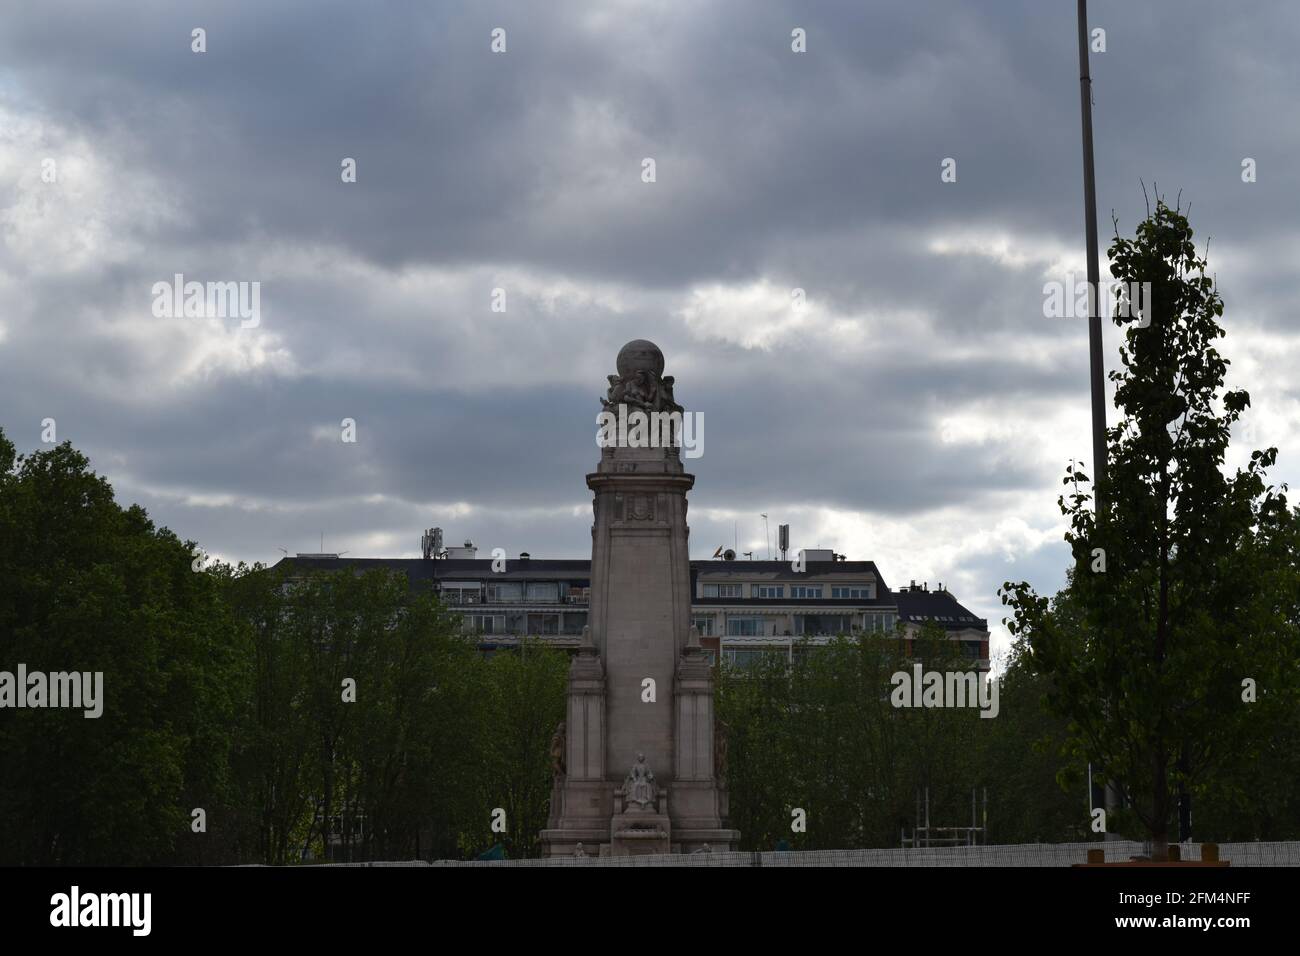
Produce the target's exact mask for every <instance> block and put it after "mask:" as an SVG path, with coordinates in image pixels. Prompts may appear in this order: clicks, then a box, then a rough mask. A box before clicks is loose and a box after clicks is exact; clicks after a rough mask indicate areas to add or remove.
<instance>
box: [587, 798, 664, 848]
mask: <svg viewBox="0 0 1300 956" xmlns="http://www.w3.org/2000/svg"><path fill="white" fill-rule="evenodd" d="M672 846H673V844H672V822H671V821H670V820H669V819H668V814H666V813H656V812H655V811H653V810H637V809H632V810H625V811H623V812H622V813H616V814H614V816H613V818H612V819H611V820H610V821H609V844H608V855H609V856H648V855H650V854H653V853H671V852H672ZM606 849H607V848H606V847H601V856H605V855H606Z"/></svg>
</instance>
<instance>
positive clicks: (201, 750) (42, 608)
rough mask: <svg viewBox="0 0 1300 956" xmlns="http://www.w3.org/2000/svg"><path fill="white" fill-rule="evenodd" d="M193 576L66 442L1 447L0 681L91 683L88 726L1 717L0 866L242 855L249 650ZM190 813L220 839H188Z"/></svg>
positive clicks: (185, 549)
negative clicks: (19, 450)
mask: <svg viewBox="0 0 1300 956" xmlns="http://www.w3.org/2000/svg"><path fill="white" fill-rule="evenodd" d="M194 560H195V555H194V547H193V545H192V543H189V542H182V541H180V540H179V539H177V538H176V536H175V535H173V534H172V533H171V532H170V531H168V530H167V529H165V528H156V527H154V525H153V524H152V522H150V520H149V518H148V515H147V514H146V513H145V512H144V510H143V509H141V508H139V507H131V508H125V509H124V508H122V507H119V506H118V504H117V503H116V502H115V501H114V499H113V490H112V488H111V487H110V486H109V484H108V482H107V481H105V480H104V479H103V478H101V477H99V476H98V475H96V474H95V473H94V472H92V471H91V470H90V467H89V462H88V461H87V460H86V458H85V456H83V455H82V454H80V453H79V452H77V451H75V450H74V449H73V448H72V447H71V445H69V444H68V443H66V442H65V443H64V444H62V445H59V446H57V447H54V448H51V449H47V450H42V451H39V452H36V453H34V454H31V455H28V456H18V455H16V454H15V451H14V446H13V445H12V444H11V443H10V442H9V441H8V440H7V439H6V438H5V437H4V435H3V433H0V582H3V583H2V584H0V669H4V670H8V671H11V672H12V671H14V670H15V669H16V666H17V665H18V664H19V663H22V664H25V665H26V666H27V668H28V669H29V670H30V671H43V672H55V671H80V672H83V673H84V672H90V673H95V672H102V674H103V702H102V703H103V714H102V716H101V717H99V718H98V719H86V718H85V717H84V716H83V712H82V711H80V710H71V709H54V708H42V709H23V710H14V709H8V708H6V709H5V710H3V711H0V863H9V864H14V863H27V864H32V863H34V864H45V865H56V864H92V865H94V864H135V863H159V862H199V861H205V862H222V858H221V856H220V853H222V852H225V853H231V854H238V853H239V852H240V846H241V837H240V834H239V833H238V832H237V828H236V827H232V826H229V825H228V824H229V821H231V820H233V819H234V813H233V807H232V804H233V803H234V802H235V800H236V788H235V785H234V782H233V780H232V777H231V764H230V760H231V755H232V753H233V752H234V751H235V749H236V747H237V741H236V736H235V735H236V734H237V730H238V726H239V712H240V708H241V706H242V701H243V700H244V699H245V698H246V695H247V691H248V678H249V672H248V670H247V668H246V667H244V656H245V654H246V650H247V647H246V644H245V642H244V637H245V635H244V633H243V632H242V631H241V629H240V628H239V627H238V626H237V624H236V622H235V621H234V619H233V617H232V615H231V614H230V613H229V612H228V611H227V609H226V608H225V606H224V605H223V603H222V601H221V591H220V587H219V583H218V581H217V580H216V579H215V578H213V577H211V576H209V575H207V574H206V573H201V572H199V573H196V571H195V570H194V569H193V567H192V562H193V561H194ZM194 809H203V810H204V811H205V812H206V814H207V817H208V823H209V827H210V828H216V830H215V832H216V833H219V834H220V835H221V839H216V840H212V841H209V842H207V843H206V844H205V843H202V842H201V841H199V840H198V839H197V835H195V834H192V831H191V811H192V810H194ZM205 847H206V848H207V852H206V853H205V852H204V850H205Z"/></svg>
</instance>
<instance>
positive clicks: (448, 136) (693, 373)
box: [0, 0, 1300, 617]
mask: <svg viewBox="0 0 1300 956" xmlns="http://www.w3.org/2000/svg"><path fill="white" fill-rule="evenodd" d="M1091 6H1092V22H1093V24H1094V25H1095V26H1099V27H1103V28H1104V29H1105V30H1106V34H1107V50H1106V52H1105V53H1103V54H1096V55H1094V56H1093V72H1094V76H1095V91H1096V116H1095V122H1096V136H1097V155H1098V193H1099V206H1100V210H1099V211H1100V215H1101V219H1102V225H1103V238H1105V237H1108V236H1109V233H1110V231H1111V230H1110V227H1109V217H1110V213H1111V211H1112V210H1113V211H1114V213H1115V214H1116V215H1117V216H1118V218H1119V220H1120V223H1121V227H1120V228H1121V231H1124V232H1128V231H1130V230H1131V228H1132V226H1133V225H1134V224H1135V223H1136V221H1137V220H1138V219H1139V218H1140V217H1141V215H1142V214H1143V211H1144V206H1143V197H1142V191H1141V186H1140V181H1141V180H1145V181H1146V182H1147V184H1148V189H1151V188H1152V185H1151V184H1152V183H1153V182H1158V183H1159V186H1160V188H1161V190H1162V191H1165V192H1167V193H1169V194H1170V195H1171V196H1172V195H1173V194H1175V193H1177V192H1178V190H1180V189H1181V190H1182V192H1183V199H1184V203H1186V202H1188V201H1190V202H1191V204H1192V219H1193V222H1194V224H1195V225H1196V227H1197V229H1198V233H1199V234H1200V235H1202V236H1213V244H1212V247H1211V261H1212V265H1213V266H1214V267H1216V268H1218V269H1219V270H1220V271H1219V278H1220V282H1221V288H1222V290H1223V293H1224V295H1225V297H1226V298H1227V302H1228V313H1227V316H1226V318H1225V325H1226V326H1227V327H1228V329H1229V332H1230V335H1229V338H1228V340H1227V343H1226V346H1225V352H1226V353H1227V354H1228V355H1229V356H1230V357H1234V356H1235V354H1240V356H1241V359H1242V361H1241V362H1240V363H1239V365H1240V367H1241V368H1242V369H1243V373H1244V374H1248V376H1249V379H1250V380H1249V381H1246V382H1242V383H1239V384H1246V385H1248V386H1249V387H1250V388H1251V389H1252V391H1253V392H1254V394H1255V408H1256V410H1258V411H1260V413H1261V419H1260V422H1261V424H1260V427H1261V430H1262V431H1264V432H1266V433H1267V437H1269V438H1270V439H1272V440H1273V441H1274V442H1275V443H1276V442H1280V443H1282V444H1283V446H1284V447H1283V461H1282V467H1281V469H1280V472H1281V473H1280V474H1279V478H1280V479H1286V478H1288V477H1289V478H1290V479H1291V480H1292V481H1294V480H1295V477H1296V471H1295V468H1296V466H1295V464H1294V462H1293V461H1291V460H1290V458H1293V457H1294V456H1293V455H1292V456H1288V454H1287V452H1288V448H1287V447H1286V443H1287V442H1290V443H1291V446H1290V447H1291V448H1294V447H1295V445H1294V440H1295V438H1296V436H1297V435H1300V411H1298V410H1297V398H1296V394H1295V391H1294V387H1293V386H1292V385H1291V384H1290V382H1288V381H1287V379H1286V376H1285V375H1283V374H1281V373H1280V371H1278V370H1277V369H1274V368H1273V367H1271V366H1270V365H1269V364H1268V360H1269V358H1270V357H1271V358H1272V359H1273V360H1274V361H1276V362H1278V363H1281V362H1282V361H1283V358H1284V357H1285V356H1288V355H1289V356H1291V357H1293V358H1294V357H1296V352H1297V350H1300V335H1297V324H1296V319H1295V316H1294V314H1293V306H1292V302H1293V296H1292V289H1291V287H1292V284H1293V282H1292V280H1291V264H1292V262H1293V261H1294V257H1295V253H1296V252H1297V251H1300V229H1298V224H1300V217H1298V216H1297V213H1300V199H1297V197H1300V170H1297V168H1296V166H1295V164H1294V163H1292V162H1291V161H1290V157H1292V156H1294V155H1296V152H1297V148H1300V142H1297V138H1298V136H1300V128H1298V127H1297V126H1296V124H1294V123H1293V122H1291V120H1290V117H1291V114H1292V112H1293V108H1294V102H1295V100H1296V97H1297V94H1300V79H1297V76H1296V74H1295V72H1294V69H1293V67H1292V66H1291V64H1292V61H1293V58H1294V50H1295V48H1296V46H1297V40H1298V39H1300V37H1298V36H1297V34H1300V13H1297V11H1296V10H1295V8H1294V5H1292V4H1289V3H1286V2H1282V0H1278V2H1271V3H1258V4H1251V5H1248V6H1246V7H1243V6H1239V5H1231V4H1224V3H1220V2H1208V0H1206V2H1173V0H1167V2H1152V3H1148V4H1141V5H1133V4H1125V3H1119V2H1094V3H1093V4H1092V5H1091ZM195 26H202V27H204V28H205V29H206V30H207V41H208V52H207V53H206V54H203V55H197V54H194V53H192V52H190V48H189V45H190V41H189V34H190V30H191V29H192V28H193V27H195ZM494 27H503V28H505V29H506V30H507V42H508V52H507V53H506V54H504V55H495V54H493V53H491V52H490V50H489V33H490V31H491V30H492V29H493V28H494ZM794 27H802V28H804V29H806V30H807V34H808V50H809V52H808V53H807V54H803V55H795V54H792V53H791V52H790V47H789V44H790V31H791V29H792V28H794ZM0 64H3V66H2V67H0V119H3V120H4V125H5V128H6V130H7V136H5V137H3V138H0V239H2V240H3V245H0V297H2V298H3V301H4V303H5V304H4V306H3V311H0V409H2V410H3V413H4V414H3V417H2V418H0V426H3V427H4V428H5V429H6V431H7V432H8V433H10V434H11V435H12V436H13V437H14V438H15V439H16V441H17V442H18V444H19V445H20V447H22V448H32V447H34V446H35V445H36V443H37V436H38V433H39V422H40V420H41V419H42V418H44V417H47V416H52V417H55V418H56V419H57V420H58V422H59V427H60V437H66V438H70V439H72V440H73V441H74V442H75V443H76V444H77V445H78V446H79V447H82V448H84V449H85V450H86V451H87V452H88V453H90V454H91V455H92V457H93V459H94V460H95V462H96V464H97V466H98V467H99V468H100V470H102V471H103V472H104V473H106V474H107V475H108V476H109V477H110V478H111V479H112V480H114V482H115V483H116V484H117V486H118V487H119V491H120V492H121V494H122V495H123V496H124V497H131V498H132V499H133V500H140V501H141V502H142V503H144V504H145V505H146V506H147V507H149V508H150V510H151V512H152V513H153V514H154V515H155V517H156V518H157V519H158V520H159V521H161V522H163V523H166V524H169V525H171V526H173V527H174V528H175V529H176V530H177V531H178V533H180V534H182V535H184V536H187V537H193V538H197V539H199V540H200V541H202V542H203V543H204V544H205V545H206V546H208V547H209V548H210V549H212V550H215V551H218V552H220V553H222V554H223V555H225V556H228V557H247V558H260V559H268V558H272V559H273V558H274V557H275V556H276V555H277V554H278V552H277V551H276V550H275V549H276V548H277V547H285V548H288V549H289V550H291V551H292V550H308V549H314V548H315V547H319V534H320V533H321V532H324V533H325V537H326V546H327V547H332V548H339V549H349V550H352V551H353V552H354V553H356V552H357V550H358V549H362V550H367V551H368V552H369V553H380V552H381V551H382V552H383V553H398V552H399V550H400V552H401V553H410V552H412V551H414V549H415V547H416V543H417V541H418V535H419V531H420V529H421V528H422V527H425V526H428V525H432V524H436V523H442V524H443V526H444V527H446V528H447V529H448V534H449V535H450V536H451V537H452V538H453V539H459V538H462V537H464V536H467V535H468V536H471V537H474V538H475V539H476V540H477V541H480V543H484V544H485V546H494V545H493V544H491V543H490V542H495V541H499V542H501V546H504V547H507V548H508V550H512V551H517V550H531V551H532V552H533V553H535V554H552V555H555V556H572V555H580V554H582V553H583V552H584V551H585V549H586V548H587V547H588V546H589V537H588V535H587V525H588V523H589V510H588V497H587V492H586V490H585V488H584V487H583V483H582V475H583V474H585V472H586V471H587V470H588V469H589V468H590V467H591V465H592V464H594V462H595V459H596V448H595V442H594V432H595V422H594V417H595V413H596V411H597V410H598V409H597V406H596V402H595V398H596V395H597V394H599V392H600V391H601V388H602V385H603V382H604V375H605V374H607V373H608V372H609V371H611V370H612V364H613V356H614V354H615V352H616V351H617V349H618V347H619V346H620V345H621V344H622V343H623V342H624V341H627V340H628V339H631V338H638V337H647V338H651V339H654V340H656V341H657V342H659V343H660V345H661V346H662V347H663V348H664V351H665V353H666V354H667V356H668V362H669V366H670V371H672V372H674V373H675V374H676V375H677V376H678V382H679V397H680V398H682V399H683V400H684V401H686V403H687V404H688V406H689V407H691V408H693V409H696V410H699V411H701V412H703V413H704V415H705V421H706V429H705V449H706V452H705V456H704V457H703V458H702V459H699V460H698V461H696V462H692V468H693V470H694V471H695V472H696V473H697V475H698V482H697V488H696V492H695V493H694V496H693V502H694V506H693V509H692V524H693V543H694V544H695V546H696V547H697V549H699V550H700V551H704V552H708V551H711V550H712V548H713V546H714V545H715V544H717V543H720V542H721V541H723V540H728V539H729V536H730V534H732V533H734V534H736V535H737V536H740V535H742V534H743V535H745V536H747V537H748V538H749V539H750V541H751V545H752V544H753V541H754V540H758V541H759V542H760V543H761V534H762V532H761V530H755V529H756V528H759V527H760V524H761V523H759V522H758V519H757V518H756V515H757V513H758V512H760V511H767V512H769V514H771V515H772V524H773V525H775V523H776V522H777V520H778V516H779V513H780V512H782V511H783V510H784V511H785V512H787V513H789V514H795V515H798V516H800V517H799V519H798V520H802V521H803V522H804V525H803V526H804V527H806V528H807V529H808V533H809V534H810V535H812V534H815V535H818V536H819V537H820V538H821V540H822V541H823V543H826V544H828V545H830V544H831V543H835V544H837V545H838V546H839V547H840V548H841V549H847V550H850V551H851V553H854V556H860V557H872V558H877V560H879V556H880V555H882V554H891V555H894V560H896V561H898V562H899V563H900V564H901V565H904V566H899V567H888V566H884V565H883V563H882V569H883V570H884V572H885V574H886V576H887V578H889V579H890V580H894V581H901V580H905V579H908V578H910V577H912V576H914V575H915V576H917V577H918V578H920V577H924V576H927V575H928V576H930V577H932V578H939V579H945V580H950V581H959V580H960V581H963V582H966V583H967V586H968V590H969V591H970V592H971V593H959V596H960V597H962V599H963V600H966V601H967V603H968V604H969V605H970V606H971V607H972V608H974V609H976V610H977V611H979V612H980V613H985V614H988V615H989V616H990V617H994V616H995V615H994V614H993V613H992V610H991V609H992V608H993V607H994V606H995V603H996V599H995V598H994V597H993V593H992V592H993V589H994V588H995V587H996V585H997V584H998V583H1000V582H1001V579H1002V578H1003V577H1005V576H1006V575H1005V574H1004V573H1003V569H1004V566H1006V565H1007V564H1008V563H1010V564H1011V566H1013V567H1017V566H1021V565H1023V566H1024V567H1025V568H1026V569H1028V571H1031V572H1032V573H1033V574H1034V575H1038V576H1041V578H1042V585H1043V586H1044V587H1052V586H1054V585H1055V584H1058V583H1059V582H1060V571H1059V568H1060V566H1061V565H1062V563H1063V554H1062V553H1061V549H1060V548H1057V547H1053V546H1050V545H1048V544H1045V543H1044V541H1045V540H1046V538H1045V537H1044V536H1045V535H1046V536H1048V537H1050V534H1051V533H1052V530H1053V529H1054V528H1055V526H1056V524H1057V523H1058V522H1059V515H1058V514H1057V511H1056V508H1055V496H1056V493H1057V485H1056V480H1057V476H1058V475H1059V472H1060V469H1061V467H1062V465H1063V462H1064V460H1065V458H1067V457H1069V456H1070V455H1072V454H1074V455H1080V456H1086V453H1087V448H1088V439H1087V433H1086V414H1087V405H1086V399H1087V396H1086V383H1087V373H1086V350H1085V348H1084V347H1083V345H1084V338H1083V326H1082V324H1081V323H1079V322H1077V321H1071V320H1060V319H1056V320H1052V319H1045V318H1044V317H1043V316H1042V284H1043V282H1044V281H1045V280H1046V279H1047V278H1053V277H1056V278H1063V277H1064V276H1063V273H1064V271H1065V270H1067V269H1070V268H1075V267H1076V266H1077V265H1078V264H1080V263H1081V261H1082V249H1081V245H1082V244H1081V233H1082V209H1081V206H1082V201H1081V188H1080V161H1079V146H1078V137H1079V132H1078V125H1079V118H1078V78H1077V66H1076V63H1075V35H1074V20H1073V8H1072V7H1070V6H1068V5H1052V4H1043V3H1039V2H1033V0H1017V2H1005V3H998V4H981V5H972V4H968V3H958V2H955V0H954V2H940V0H933V2H922V3H914V4H898V3H850V2H840V3H830V2H827V3H819V4H816V5H812V6H808V5H804V4H795V3H770V4H751V3H744V2H741V0H732V2H717V3H709V4H696V3H690V4H688V3H678V4H663V3H638V2H612V3H608V4H600V5H592V4H588V3H579V2H561V3H548V4H535V3H524V2H518V3H491V2H488V3H475V4H472V5H469V4H452V3H415V2H407V3H391V4H385V5H379V6H377V5H373V4H344V3H319V2H306V0H302V2H277V3H274V4H265V3H254V2H231V3H223V4H220V5H216V4H213V5H199V6H197V7H194V8H190V7H179V8H178V7H177V6H176V5H174V4H170V3H163V2H161V0H160V2H152V3H136V4H132V5H129V6H127V7H123V6H120V5H105V4H102V3H94V2H81V3H71V2H62V0H48V2H46V3H43V4H40V5H38V6H32V7H29V8H25V7H15V8H13V9H10V10H8V11H7V12H6V14H5V30H4V31H2V32H0ZM647 156H648V157H653V158H655V160H656V162H657V176H658V180H657V182H656V183H654V184H653V185H648V184H645V183H642V182H641V180H640V169H641V160H642V158H643V157H647ZM45 157H54V158H56V159H58V160H59V161H60V163H61V165H60V179H59V182H58V183H56V184H47V183H42V182H41V180H40V168H39V167H40V162H41V159H42V158H45ZM344 157H354V158H355V159H356V160H357V163H358V172H359V175H358V182H357V183H356V184H343V183H342V182H340V178H339V168H340V165H339V164H340V161H341V160H342V159H343V158H344ZM945 157H953V158H955V159H956V160H957V163H958V181H957V182H956V183H954V184H944V183H941V182H940V180H939V164H940V161H941V160H942V159H944V158H945ZM1245 157H1252V158H1254V159H1255V160H1257V162H1258V168H1259V175H1258V182H1256V183H1252V184H1246V183H1243V182H1242V181H1241V177H1240V171H1241V162H1242V159H1243V158H1245ZM176 272H183V273H184V274H185V275H186V277H187V278H194V279H199V280H236V281H259V282H261V283H262V296H263V300H262V301H263V316H262V323H261V325H260V326H259V327H258V328H256V329H247V330H239V329H238V328H237V323H234V322H229V321H227V322H225V323H224V324H222V323H220V322H200V321H197V320H181V319H157V318H154V317H153V316H152V314H151V312H150V297H149V291H148V290H149V289H150V287H151V285H152V284H153V283H154V282H156V281H159V280H167V279H169V278H170V277H171V276H172V275H173V274H174V273H176ZM496 287H501V288H504V289H506V291H507V294H508V297H509V310H508V312H507V313H506V314H505V315H501V314H498V313H493V312H491V311H490V309H489V307H488V305H489V297H490V294H491V290H492V289H493V288H496ZM796 287H798V288H802V289H804V290H806V293H807V296H808V300H809V303H810V308H809V310H808V311H807V312H806V313H804V314H801V315H798V316H796V315H793V314H792V313H791V311H790V310H789V308H788V307H787V306H786V303H788V301H789V290H791V289H793V288H796ZM1252 336H1253V337H1254V338H1252ZM1111 344H1112V345H1113V344H1114V338H1113V337H1112V339H1111ZM1234 346H1235V347H1236V350H1237V352H1236V353H1234ZM1247 370H1249V371H1248V372H1247ZM349 417H350V418H353V419H355V420H356V421H357V423H358V432H359V441H358V442H357V444H355V445H344V444H342V443H341V442H339V441H338V440H337V432H338V430H339V423H340V421H341V420H342V419H343V418H349ZM737 526H738V527H737ZM733 529H734V530H733ZM879 529H890V535H891V537H890V538H888V539H884V540H882V539H881V538H880V537H879V535H878V530H879ZM755 536H757V538H755ZM828 538H830V539H835V540H834V542H832V541H828V540H826V539H828ZM715 539H716V540H715ZM864 551H865V552H869V553H860V552H864Z"/></svg>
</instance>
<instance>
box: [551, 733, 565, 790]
mask: <svg viewBox="0 0 1300 956" xmlns="http://www.w3.org/2000/svg"><path fill="white" fill-rule="evenodd" d="M564 737H565V722H564V721H560V724H559V726H558V727H556V728H555V733H554V734H553V735H552V736H551V773H552V774H553V775H554V776H556V777H557V778H558V777H563V776H564V773H565V766H564Z"/></svg>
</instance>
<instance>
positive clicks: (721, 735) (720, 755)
mask: <svg viewBox="0 0 1300 956" xmlns="http://www.w3.org/2000/svg"><path fill="white" fill-rule="evenodd" d="M727 730H728V727H727V724H726V721H723V720H715V721H714V722H713V779H714V780H715V781H717V784H718V786H719V787H725V786H726V785H727Z"/></svg>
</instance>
